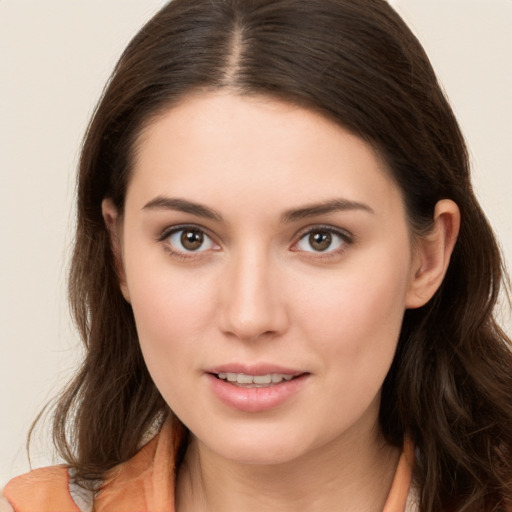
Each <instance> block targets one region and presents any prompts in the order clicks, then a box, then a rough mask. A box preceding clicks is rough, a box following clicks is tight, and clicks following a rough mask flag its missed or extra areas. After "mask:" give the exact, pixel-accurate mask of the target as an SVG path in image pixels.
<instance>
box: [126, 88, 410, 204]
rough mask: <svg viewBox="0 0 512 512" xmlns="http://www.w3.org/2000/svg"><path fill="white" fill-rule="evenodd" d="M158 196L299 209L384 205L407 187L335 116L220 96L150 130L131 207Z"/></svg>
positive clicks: (170, 114) (190, 102) (164, 117)
mask: <svg viewBox="0 0 512 512" xmlns="http://www.w3.org/2000/svg"><path fill="white" fill-rule="evenodd" d="M156 195H170V196H173V197H182V196H183V197H189V196H190V195H192V196H193V199H194V200H197V201H201V202H206V203H209V202H212V201H213V202H215V201H231V202H232V203H233V205H234V204H235V203H236V204H237V206H241V205H244V206H245V207H246V208H247V207H249V205H251V204H253V203H258V201H259V207H260V209H261V207H262V201H263V202H264V206H265V208H268V207H269V206H270V205H276V206H279V207H282V208H292V207H294V206H296V204H297V203H302V204H305V203H311V202H316V201H322V200H326V199H330V198H331V197H332V196H333V195H337V196H340V195H341V196H343V197H344V198H346V199H348V200H353V201H361V200H363V199H364V200H365V201H371V202H372V203H374V206H375V207H377V209H378V208H380V207H384V206H386V205H385V203H386V202H389V200H392V201H394V202H396V200H397V199H399V198H400V191H399V189H398V187H397V186H396V184H395V183H394V181H393V179H392V178H391V177H390V172H389V169H388V168H387V167H386V164H385V163H384V162H383V160H382V159H381V158H380V156H379V154H378V153H377V152H376V151H375V150H374V149H373V148H372V147H371V146H370V145H369V144H368V143H366V142H365V141H363V140H362V139H360V138H359V137H357V136H355V135H353V134H352V133H350V132H349V131H347V130H346V129H344V128H342V127H341V126H340V125H338V124H336V123H334V122H333V121H331V120H329V119H327V118H326V117H324V116H322V115H320V114H318V113H316V112H313V111H311V110H308V109H305V108H301V107H298V106H296V105H291V104H288V103H285V102H281V101H277V100H274V99H270V98H265V97H245V96H243V97H242V96H238V95H234V94H230V93H225V92H222V93H218V92H217V93H198V94H194V95H191V96H189V97H187V98H186V99H185V100H183V101H182V102H181V103H180V104H178V105H176V106H174V107H171V108H169V109H168V110H167V111H165V112H164V113H163V114H161V115H160V116H159V117H157V118H156V119H154V120H153V121H152V122H151V123H149V124H148V125H147V126H146V128H145V130H144V131H143V133H142V135H141V137H140V138H139V141H138V144H137V151H136V155H135V159H134V168H133V175H132V178H131V181H130V184H129V187H128V198H127V201H128V200H130V199H137V200H138V201H139V202H140V201H143V200H144V199H146V200H148V199H151V198H152V197H154V196H156ZM287 203H289V204H287ZM381 203H382V204H381ZM387 206H389V205H387ZM372 208H373V207H372Z"/></svg>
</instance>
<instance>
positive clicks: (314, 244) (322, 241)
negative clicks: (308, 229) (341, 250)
mask: <svg viewBox="0 0 512 512" xmlns="http://www.w3.org/2000/svg"><path fill="white" fill-rule="evenodd" d="M331 244H332V235H331V233H329V232H327V231H317V232H315V233H311V234H310V235H309V245H310V246H311V248H312V249H314V250H315V251H326V250H327V249H329V247H330V246H331Z"/></svg>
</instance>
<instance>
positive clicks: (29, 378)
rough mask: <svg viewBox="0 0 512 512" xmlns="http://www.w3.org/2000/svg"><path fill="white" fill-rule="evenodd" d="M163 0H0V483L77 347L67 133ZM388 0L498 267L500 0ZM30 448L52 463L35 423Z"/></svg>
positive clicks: (14, 468) (502, 70) (20, 466)
mask: <svg viewBox="0 0 512 512" xmlns="http://www.w3.org/2000/svg"><path fill="white" fill-rule="evenodd" d="M191 1H193V0H191ZM163 3H164V2H162V1H157V0H45V1H42V0H0V407H1V409H0V418H1V421H0V487H1V485H2V484H3V483H5V482H6V481H7V480H8V478H9V477H11V476H14V475H16V474H19V473H21V472H24V471H26V470H28V468H29V465H28V461H27V457H26V452H25V437H26V433H27V430H28V428H29V426H30V424H31V422H32V420H33V419H34V418H35V416H36V414H37V412H38V411H39V410H40V408H41V407H42V406H43V405H44V404H45V403H46V402H47V401H48V399H49V398H51V397H52V396H54V395H55V394H56V393H57V392H58V390H59V388H60V387H61V386H62V384H63V383H64V382H65V381H66V379H67V378H68V377H69V375H71V373H72V371H73V368H74V365H75V364H76V361H77V360H78V358H79V356H80V349H79V343H78V339H77V336H76V335H75V333H74V331H73V328H72V326H71V323H70V320H69V317H68V310H67V304H66V297H65V287H66V272H67V267H68V256H69V248H70V245H71V240H72V225H73V196H74V183H75V168H76V162H77V156H78V152H79V147H80V141H81V138H82V136H83V133H84V130H85V127H86V124H87V121H88V119H89V117H90V115H91V113H92V111H93V109H94V105H95V103H96V101H97V99H98V98H99V95H100V93H101V90H102V88H103V85H104V83H105V82H106V80H107V78H108V76H109V74H110V71H111V69H112V68H113V65H114V63H115V61H116V60H117V58H118V57H119V55H120V53H121V51H122V49H123V48H124V47H125V45H126V44H127V43H128V41H129V39H130V38H131V37H132V36H133V35H134V34H135V32H136V31H137V30H138V29H139V28H140V27H141V26H142V24H143V23H144V22H145V21H146V20H147V19H148V18H149V17H150V16H151V15H152V14H153V13H154V12H155V11H156V10H157V9H158V7H160V6H161V5H163ZM392 3H393V5H395V7H396V8H397V9H398V10H399V12H400V13H401V14H402V15H403V17H404V18H405V19H406V21H407V22H408V23H409V25H410V26H411V27H412V29H413V30H414V32H415V33H416V34H417V35H418V36H419V38H420V40H421V41H422V42H423V43H424V46H425V48H426V50H427V52H428V54H429V56H430V57H431V60H432V61H433V64H434V67H435V68H436V70H437V72H438V75H439V77H440V80H441V82H442V83H443V85H444V88H445V90H446V92H447V94H448V96H449V98H450V100H451V101H452V105H453V106H454V109H455V112H456V114H457V115H458V118H459V121H460V123H461V125H462V128H463V131H464V133H465V135H466V138H467V140H468V143H469V147H470V151H471V156H472V160H473V172H474V183H475V187H476V190H477V194H478V196H479V198H480V199H481V202H482V204H483V206H484V209H485V210H486V212H487V214H488V217H489V218H490V220H491V223H492V224H493V225H494V227H495V229H496V232H497V233H498V237H499V239H500V240H501V243H502V246H503V252H504V254H505V256H506V259H507V260H508V264H509V266H512V258H511V256H512V207H511V203H512V201H511V199H510V196H511V195H512V92H511V91H512V65H511V63H512V31H511V30H510V27H511V26H512V0H395V1H394V2H392ZM503 322H504V324H505V328H506V330H507V331H508V332H509V333H510V332H512V327H511V318H510V316H509V315H508V314H506V313H504V314H503ZM32 456H33V460H32V464H33V466H34V467H36V466H39V465H44V464H49V463H51V462H52V461H53V459H52V449H51V444H50V442H49V438H48V433H47V431H46V430H45V429H44V428H43V429H42V430H41V431H40V433H39V435H38V436H37V437H36V442H35V444H34V447H33V453H32Z"/></svg>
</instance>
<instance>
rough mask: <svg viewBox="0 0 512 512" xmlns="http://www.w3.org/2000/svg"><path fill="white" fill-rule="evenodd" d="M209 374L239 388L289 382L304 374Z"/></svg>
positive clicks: (269, 385) (266, 386)
mask: <svg viewBox="0 0 512 512" xmlns="http://www.w3.org/2000/svg"><path fill="white" fill-rule="evenodd" d="M211 375H213V376H214V377H216V378H217V379H219V380H222V381H225V382H228V383H229V384H232V385H234V386H237V387H240V388H268V387H272V386H276V385H278V384H281V383H282V382H289V381H291V380H293V379H296V378H297V377H300V376H301V375H304V374H289V373H266V374H264V375H249V374H246V373H232V372H218V373H212V374H211Z"/></svg>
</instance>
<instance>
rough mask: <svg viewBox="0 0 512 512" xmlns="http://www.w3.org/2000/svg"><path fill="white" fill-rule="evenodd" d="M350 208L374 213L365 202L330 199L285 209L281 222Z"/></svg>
mask: <svg viewBox="0 0 512 512" xmlns="http://www.w3.org/2000/svg"><path fill="white" fill-rule="evenodd" d="M350 210H360V211H364V212H368V213H372V214H374V213H375V212H374V210H373V209H372V208H371V207H370V206H368V205H367V204H365V203H360V202H358V201H350V200H348V199H330V200H327V201H322V202H321V203H315V204H311V205H308V206H305V207H303V208H296V209H292V210H287V211H286V212H284V213H283V215H282V216H281V222H283V223H288V222H294V221H297V220H302V219H307V218H310V217H315V216H317V215H325V214H327V213H335V212H344V211H350Z"/></svg>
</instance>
